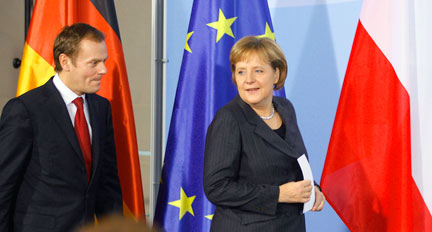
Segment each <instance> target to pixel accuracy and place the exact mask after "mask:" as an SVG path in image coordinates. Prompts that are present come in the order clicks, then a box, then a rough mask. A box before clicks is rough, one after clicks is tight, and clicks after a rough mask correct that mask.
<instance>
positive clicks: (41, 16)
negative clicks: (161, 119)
mask: <svg viewBox="0 0 432 232" xmlns="http://www.w3.org/2000/svg"><path fill="white" fill-rule="evenodd" d="M78 22H81V23H87V24H90V25H92V26H93V27H95V28H97V29H99V30H100V31H102V32H103V33H104V34H105V43H106V45H107V50H108V54H109V59H108V60H107V62H106V67H107V70H108V72H107V74H106V75H105V76H104V77H103V78H102V80H101V89H100V91H99V92H98V94H99V95H101V96H103V97H105V98H107V99H108V100H109V101H110V103H111V108H112V114H113V126H114V132H115V134H114V136H115V143H116V150H117V163H118V172H119V177H120V182H121V186H122V192H123V202H124V209H125V213H126V214H133V215H134V216H135V217H136V218H138V219H143V220H145V210H144V200H143V192H142V182H141V173H140V167H139V159H138V147H137V140H136V132H135V122H134V117H133V110H132V101H131V97H130V90H129V83H128V78H127V72H126V64H125V61H124V57H123V49H122V45H121V41H120V31H119V27H118V23H117V18H116V13H115V7H114V2H113V0H104V1H102V0H74V1H57V0H37V1H36V2H35V4H34V8H33V14H32V18H31V22H30V27H29V31H28V34H27V39H26V43H25V45H24V52H23V57H22V63H21V69H20V76H19V80H18V88H17V95H21V94H23V93H25V92H27V91H28V90H31V89H33V88H36V87H38V86H40V85H42V84H44V83H45V82H46V81H47V80H48V79H49V78H50V77H51V76H53V75H54V74H55V72H54V59H53V54H52V50H53V45H54V39H55V37H56V35H57V34H58V33H59V32H60V31H61V29H62V28H63V27H64V26H66V25H71V24H73V23H78Z"/></svg>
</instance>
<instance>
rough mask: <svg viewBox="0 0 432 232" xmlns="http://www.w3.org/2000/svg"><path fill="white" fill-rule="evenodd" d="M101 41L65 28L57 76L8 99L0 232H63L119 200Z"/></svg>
mask: <svg viewBox="0 0 432 232" xmlns="http://www.w3.org/2000/svg"><path fill="white" fill-rule="evenodd" d="M107 58H108V55H107V49H106V45H105V42H104V35H103V33H102V32H100V31H99V30H97V29H95V28H93V27H91V26H90V25H87V24H83V23H78V24H74V25H72V26H68V27H65V28H64V29H63V30H62V31H61V32H60V34H59V35H58V36H57V38H56V40H55V42H54V62H55V65H56V67H55V70H56V72H57V74H56V75H55V76H54V77H52V78H51V79H50V80H49V81H48V82H47V83H46V84H44V85H43V86H41V87H39V88H36V89H34V90H31V91H29V92H27V93H25V94H23V95H21V96H20V97H17V98H14V99H12V100H10V101H9V102H8V103H7V104H6V106H5V107H4V109H3V113H2V117H1V121H0V231H2V232H3V231H32V232H38V231H50V232H53V231H59V232H60V231H61V232H64V231H71V230H73V229H74V228H75V227H76V226H77V225H79V224H82V223H86V222H89V221H93V220H94V215H96V216H98V217H99V216H101V215H104V214H107V213H111V212H120V213H121V212H122V195H121V188H120V181H119V178H118V173H117V161H116V152H115V145H114V134H113V126H112V118H111V109H110V104H109V102H108V100H107V99H105V98H103V97H100V96H98V95H96V94H95V93H96V92H97V91H98V90H99V88H100V80H101V78H102V76H103V75H104V74H106V71H107V69H106V67H105V61H106V59H107Z"/></svg>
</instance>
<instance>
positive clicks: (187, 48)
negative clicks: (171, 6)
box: [185, 31, 194, 53]
mask: <svg viewBox="0 0 432 232" xmlns="http://www.w3.org/2000/svg"><path fill="white" fill-rule="evenodd" d="M193 33H194V32H193V31H191V32H189V33H187V35H186V44H185V50H186V51H188V52H190V53H192V50H191V49H190V47H189V44H188V41H189V39H190V37H191V36H192V34H193Z"/></svg>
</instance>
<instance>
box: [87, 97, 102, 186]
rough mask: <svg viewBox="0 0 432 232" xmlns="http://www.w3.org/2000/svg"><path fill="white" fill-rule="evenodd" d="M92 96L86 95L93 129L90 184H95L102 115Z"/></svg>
mask: <svg viewBox="0 0 432 232" xmlns="http://www.w3.org/2000/svg"><path fill="white" fill-rule="evenodd" d="M93 97H94V96H93V95H92V94H86V100H87V104H88V110H89V116H90V125H91V127H92V174H91V178H90V184H91V183H93V178H92V177H93V176H94V174H95V172H96V170H97V169H98V164H99V158H100V138H99V136H100V134H99V131H100V125H99V123H98V122H99V121H98V120H97V116H98V115H100V113H99V112H100V110H99V105H98V104H96V101H95V100H94V98H93Z"/></svg>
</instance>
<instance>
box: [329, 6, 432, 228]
mask: <svg viewBox="0 0 432 232" xmlns="http://www.w3.org/2000/svg"><path fill="white" fill-rule="evenodd" d="M431 13H432V4H431V3H430V1H409V0H382V1H373V0H364V1H363V8H362V12H361V16H360V20H359V23H358V27H357V31H356V35H355V38H354V43H353V47H352V51H351V56H350V60H349V63H348V67H347V71H346V74H345V79H344V83H343V87H342V92H341V96H340V99H339V105H338V109H337V113H336V118H335V122H334V126H333V131H332V135H331V139H330V144H329V148H328V153H327V157H326V161H325V166H324V171H323V174H322V178H321V187H322V189H323V192H324V194H325V195H326V198H327V200H328V202H329V203H330V204H331V205H332V207H333V208H334V209H335V210H336V212H337V213H338V215H339V216H340V217H341V219H342V220H343V221H344V222H345V224H346V225H347V226H348V228H349V229H350V231H392V232H393V231H413V232H414V231H415V232H418V231H432V218H431V213H430V212H431V209H432V184H431V183H432V182H431V181H430V178H431V177H432V171H431V170H432V169H430V168H428V166H429V165H427V164H430V163H431V162H432V156H431V154H432V145H430V144H431V143H430V142H425V141H430V140H431V139H432V132H430V131H432V124H431V123H430V122H428V121H429V120H430V119H426V118H430V116H431V115H432V107H431V105H430V102H432V94H430V93H429V92H430V90H429V91H428V89H430V87H431V86H432V85H431V83H432V81H431V77H432V69H431V68H430V64H428V62H430V60H431V58H432V46H431V45H430V41H431V40H432V16H431ZM427 41H429V42H427ZM427 116H429V117H427Z"/></svg>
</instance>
